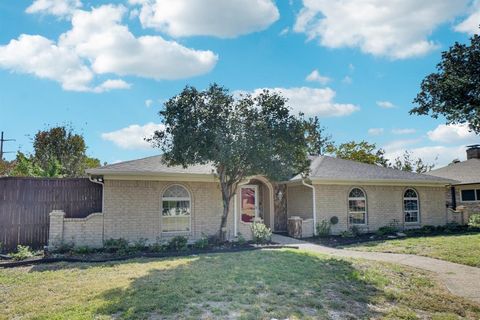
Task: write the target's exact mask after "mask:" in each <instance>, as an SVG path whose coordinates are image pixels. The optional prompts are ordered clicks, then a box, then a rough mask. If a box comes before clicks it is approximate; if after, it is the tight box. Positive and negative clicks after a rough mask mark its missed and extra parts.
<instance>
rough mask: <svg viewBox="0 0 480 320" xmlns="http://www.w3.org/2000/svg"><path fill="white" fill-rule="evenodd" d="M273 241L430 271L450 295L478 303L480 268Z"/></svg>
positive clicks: (290, 240) (279, 238) (288, 240)
mask: <svg viewBox="0 0 480 320" xmlns="http://www.w3.org/2000/svg"><path fill="white" fill-rule="evenodd" d="M272 241H273V242H276V243H279V244H282V245H292V246H298V247H299V249H301V250H308V251H312V252H317V253H323V254H329V255H332V256H335V257H342V258H360V259H367V260H375V261H383V262H391V263H398V264H403V265H406V266H410V267H415V268H419V269H423V270H427V271H431V272H433V273H434V274H435V275H436V277H437V279H438V280H440V281H441V282H442V283H443V284H444V285H445V286H446V287H447V288H448V290H450V292H452V293H453V294H455V295H458V296H461V297H464V298H467V299H470V300H473V301H475V302H477V303H480V268H475V267H470V266H465V265H462V264H457V263H453V262H448V261H443V260H438V259H433V258H428V257H421V256H416V255H411V254H396V253H382V252H361V251H353V250H346V249H335V248H329V247H325V246H322V245H318V244H313V243H310V242H306V241H302V240H298V239H293V238H290V237H286V236H282V235H278V234H274V235H272Z"/></svg>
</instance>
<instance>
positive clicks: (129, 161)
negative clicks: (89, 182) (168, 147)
mask: <svg viewBox="0 0 480 320" xmlns="http://www.w3.org/2000/svg"><path fill="white" fill-rule="evenodd" d="M156 157H160V158H161V157H162V155H161V154H158V155H155V156H148V157H144V158H139V159H132V160H127V161H120V162H117V163H112V164H107V165H105V166H101V167H100V168H102V169H108V168H114V167H118V166H119V165H124V164H126V163H132V162H136V161H141V160H146V159H150V158H156Z"/></svg>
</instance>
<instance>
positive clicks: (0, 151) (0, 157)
mask: <svg viewBox="0 0 480 320" xmlns="http://www.w3.org/2000/svg"><path fill="white" fill-rule="evenodd" d="M8 141H15V139H4V138H3V131H2V133H1V135H0V160H3V155H4V154H5V153H13V151H3V143H4V142H8Z"/></svg>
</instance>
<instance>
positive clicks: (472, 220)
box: [468, 213, 480, 228]
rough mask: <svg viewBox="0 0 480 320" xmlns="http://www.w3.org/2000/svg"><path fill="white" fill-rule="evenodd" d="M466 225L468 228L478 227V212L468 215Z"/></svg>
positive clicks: (479, 215) (479, 222) (479, 217)
mask: <svg viewBox="0 0 480 320" xmlns="http://www.w3.org/2000/svg"><path fill="white" fill-rule="evenodd" d="M468 226H469V227H470V228H480V213H475V214H472V215H471V216H470V219H468Z"/></svg>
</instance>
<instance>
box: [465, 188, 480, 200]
mask: <svg viewBox="0 0 480 320" xmlns="http://www.w3.org/2000/svg"><path fill="white" fill-rule="evenodd" d="M467 190H473V195H474V196H475V200H463V194H462V191H467ZM478 190H480V189H460V200H461V202H479V201H480V199H479V198H478V197H477V191H478Z"/></svg>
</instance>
